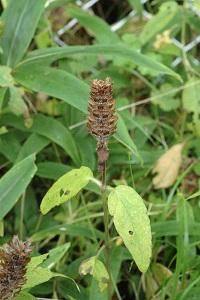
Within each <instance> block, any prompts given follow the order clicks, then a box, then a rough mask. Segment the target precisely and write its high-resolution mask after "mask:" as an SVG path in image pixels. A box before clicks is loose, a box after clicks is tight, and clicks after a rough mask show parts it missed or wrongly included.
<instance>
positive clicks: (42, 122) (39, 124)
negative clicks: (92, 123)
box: [30, 114, 79, 164]
mask: <svg viewBox="0 0 200 300" xmlns="http://www.w3.org/2000/svg"><path fill="white" fill-rule="evenodd" d="M30 130H31V131H32V132H34V133H37V134H39V135H42V136H44V137H46V138H48V139H50V140H51V141H53V142H55V143H56V144H58V145H60V146H61V147H62V148H63V149H64V150H65V151H66V153H67V154H68V155H69V156H70V157H71V158H72V159H73V161H74V162H75V163H77V164H78V163H79V154H78V150H77V147H76V143H75V141H74V138H73V136H72V134H71V132H70V131H69V130H68V129H67V128H66V127H65V126H64V125H62V124H61V123H60V122H59V121H57V120H56V119H54V118H51V117H47V116H44V115H41V114H37V115H36V116H35V117H34V118H33V126H32V127H31V128H30Z"/></svg>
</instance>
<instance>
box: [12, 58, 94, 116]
mask: <svg viewBox="0 0 200 300" xmlns="http://www.w3.org/2000/svg"><path fill="white" fill-rule="evenodd" d="M15 80H16V81H17V82H18V83H20V84H21V85H23V86H25V87H26V88H29V89H31V90H33V91H35V92H44V93H46V94H48V95H50V96H52V97H56V98H58V99H62V100H64V101H65V102H67V103H69V104H70V105H72V106H73V107H76V108H78V109H79V110H81V111H83V112H86V111H87V102H88V98H89V86H88V85H87V84H86V83H85V82H84V81H82V80H80V79H78V78H76V77H75V76H73V75H71V74H70V73H68V72H66V71H63V70H59V69H55V68H50V67H46V66H40V65H39V64H36V65H35V64H31V65H24V66H22V67H19V68H17V69H16V72H15Z"/></svg>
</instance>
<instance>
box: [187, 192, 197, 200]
mask: <svg viewBox="0 0 200 300" xmlns="http://www.w3.org/2000/svg"><path fill="white" fill-rule="evenodd" d="M196 197H200V191H198V192H196V193H194V194H192V195H191V196H189V197H188V198H187V200H189V199H193V198H196Z"/></svg>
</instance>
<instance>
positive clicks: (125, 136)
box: [114, 115, 138, 154]
mask: <svg viewBox="0 0 200 300" xmlns="http://www.w3.org/2000/svg"><path fill="white" fill-rule="evenodd" d="M114 137H115V138H116V139H117V140H118V141H119V142H120V143H122V144H123V145H124V146H126V147H127V148H128V149H129V150H130V151H131V152H132V153H134V154H138V153H137V147H136V145H135V144H134V142H133V140H132V138H131V137H130V135H129V133H128V130H127V127H126V125H125V123H124V120H123V119H122V117H121V116H120V115H118V120H117V131H116V133H115V135H114Z"/></svg>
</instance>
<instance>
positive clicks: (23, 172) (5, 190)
mask: <svg viewBox="0 0 200 300" xmlns="http://www.w3.org/2000/svg"><path fill="white" fill-rule="evenodd" d="M34 160H35V155H30V156H28V157H27V158H25V159H24V160H22V161H21V162H19V163H18V164H16V165H15V166H14V167H12V168H11V169H10V170H9V171H8V172H7V173H6V174H5V175H4V176H3V177H2V178H1V180H0V207H1V210H0V220H1V219H3V217H4V216H5V215H6V214H7V213H8V212H9V211H10V210H11V208H12V207H13V206H14V205H15V203H16V202H17V200H18V199H19V197H20V196H21V195H22V193H24V191H25V189H26V187H27V185H28V184H29V183H30V181H31V179H32V177H33V176H34V174H35V173H36V171H37V168H36V166H35V164H34Z"/></svg>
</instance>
